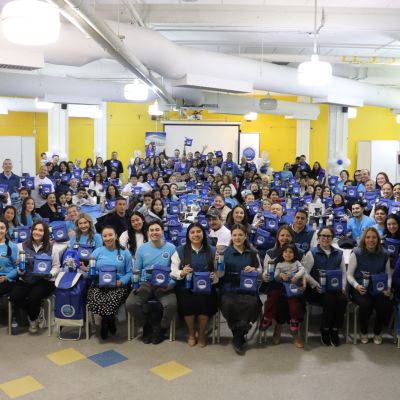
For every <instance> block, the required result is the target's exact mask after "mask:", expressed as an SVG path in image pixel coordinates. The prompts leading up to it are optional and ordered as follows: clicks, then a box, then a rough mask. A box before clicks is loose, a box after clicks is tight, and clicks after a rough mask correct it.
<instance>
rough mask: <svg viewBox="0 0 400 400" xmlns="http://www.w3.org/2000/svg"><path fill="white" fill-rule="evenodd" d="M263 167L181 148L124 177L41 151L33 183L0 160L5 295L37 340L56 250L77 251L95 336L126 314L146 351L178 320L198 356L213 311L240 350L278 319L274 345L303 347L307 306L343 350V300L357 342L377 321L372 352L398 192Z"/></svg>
mask: <svg viewBox="0 0 400 400" xmlns="http://www.w3.org/2000/svg"><path fill="white" fill-rule="evenodd" d="M203 150H204V149H203ZM259 169H260V170H258V167H257V165H256V163H254V162H253V161H251V160H247V159H246V158H245V157H242V158H241V160H240V162H239V163H236V162H235V161H234V160H233V155H232V153H227V154H226V155H225V157H224V155H223V154H222V152H220V151H216V152H214V153H213V152H209V153H207V154H203V153H202V152H199V151H196V152H194V153H191V152H188V153H187V154H186V153H185V152H184V154H182V155H181V154H180V151H179V150H178V149H177V150H175V152H174V155H173V156H172V157H167V156H166V155H165V154H164V153H161V154H158V155H155V154H154V152H151V153H149V152H148V154H146V157H145V158H144V159H142V158H140V157H136V158H134V159H132V160H131V161H130V162H129V165H128V166H127V167H126V166H125V168H124V166H123V163H122V162H121V161H120V160H118V154H117V153H116V152H113V153H112V154H111V158H110V159H109V160H106V161H104V162H103V159H102V158H101V157H97V158H96V160H95V161H94V162H93V160H92V159H90V158H88V159H87V160H86V162H85V165H81V160H78V159H77V160H75V162H65V161H61V162H60V160H59V157H58V156H57V155H53V157H52V159H51V160H48V159H47V155H46V154H43V155H42V160H41V162H40V169H39V173H38V175H37V176H34V177H30V176H29V175H27V174H25V175H24V176H22V177H19V176H17V175H15V174H14V173H13V172H12V160H9V159H6V160H4V162H3V173H1V174H0V205H1V217H0V252H1V253H0V254H1V257H0V295H7V296H9V299H10V300H11V302H12V303H13V305H14V306H15V307H18V308H20V309H22V310H24V311H25V312H26V313H27V315H28V320H29V332H30V333H32V334H33V333H36V332H37V331H38V329H39V314H40V308H41V301H42V300H43V299H44V298H46V297H48V296H49V295H51V294H52V293H54V291H55V289H56V288H55V280H56V278H57V275H58V274H59V272H60V271H63V270H65V269H66V266H65V263H64V261H65V258H64V256H63V254H64V255H65V252H66V249H69V250H70V249H75V248H79V249H80V248H85V249H86V250H87V251H89V252H90V253H91V256H90V261H89V262H88V257H85V258H83V257H82V258H81V259H80V260H79V261H78V263H77V265H76V269H77V270H78V271H79V272H80V273H82V274H83V275H84V277H85V278H86V279H87V286H88V291H87V299H86V301H87V304H88V307H89V309H90V310H91V311H92V312H93V313H95V314H98V315H100V316H101V337H102V338H103V339H106V338H107V337H108V335H109V334H115V332H116V329H117V326H116V320H115V316H116V314H117V312H118V309H119V308H120V306H121V305H122V304H125V306H126V309H127V310H128V311H129V312H131V313H132V315H133V318H134V322H135V327H139V328H143V336H142V340H143V342H144V343H154V344H158V343H160V342H162V341H163V340H164V338H165V333H166V330H167V328H168V327H169V325H170V323H171V320H172V319H173V318H174V317H175V315H176V313H178V314H179V316H180V317H181V318H182V319H183V320H184V322H185V325H186V328H187V344H188V345H189V346H191V347H192V346H195V345H198V346H199V347H204V346H206V344H207V336H206V331H207V325H208V321H209V319H210V317H212V316H213V315H214V314H215V313H216V312H217V311H218V310H220V311H221V313H222V315H223V316H224V318H225V319H226V321H227V324H228V326H229V329H230V330H231V331H232V336H233V339H232V345H233V348H234V350H235V351H236V352H237V353H238V354H244V352H245V349H246V334H247V333H248V332H249V330H250V328H251V326H252V324H254V323H255V322H257V321H259V325H258V326H259V329H260V330H261V331H265V330H267V329H269V328H270V327H271V326H272V325H273V321H275V328H274V332H273V336H272V340H273V342H274V343H275V344H278V343H279V341H280V337H281V332H282V327H283V325H284V324H286V323H288V324H289V329H290V332H291V334H292V335H293V341H294V344H295V346H296V347H297V348H302V347H303V346H304V343H303V340H302V338H301V336H300V335H299V326H300V324H301V322H302V321H303V318H304V314H305V305H306V303H307V302H311V303H312V304H315V303H316V304H319V305H320V306H322V316H321V322H320V330H321V342H322V343H323V344H324V345H326V346H339V344H340V336H339V331H340V330H341V329H342V327H343V320H344V314H345V311H346V305H347V303H348V302H349V301H352V302H354V303H355V304H357V305H358V306H359V320H360V339H361V342H362V343H368V341H369V340H370V339H371V337H370V336H369V335H368V333H369V326H370V320H371V316H372V314H373V311H375V318H374V323H373V335H372V340H373V342H374V343H375V344H381V343H382V331H383V328H384V326H385V325H387V324H388V322H389V320H390V317H391V315H392V313H393V309H394V306H395V305H396V304H397V302H398V296H399V293H400V292H399V289H400V257H399V248H400V183H392V182H390V181H389V178H388V176H387V174H386V173H385V172H380V173H378V174H377V176H376V177H375V179H371V177H370V173H369V171H368V170H366V169H363V170H356V171H355V172H354V175H353V177H352V178H350V174H349V172H348V171H346V170H343V171H341V172H340V174H339V176H331V175H327V174H326V172H325V170H324V169H323V168H322V167H321V165H320V163H319V162H315V163H314V164H313V166H312V167H311V166H310V165H309V164H308V163H307V161H306V157H305V156H303V155H302V156H300V157H297V158H296V160H295V162H294V163H293V164H290V163H288V162H286V163H284V165H283V168H282V170H281V171H278V172H272V171H271V173H270V174H269V175H268V174H267V173H268V172H269V170H267V169H266V167H265V166H262V167H261V168H259ZM125 171H127V173H128V177H127V178H126V179H124V175H123V174H124V172H125ZM91 210H96V213H92V212H91ZM60 224H62V226H63V229H64V234H63V233H62V232H61V235H58V234H57V235H58V236H57V235H55V234H54V230H55V227H58V228H57V229H59V227H60ZM24 235H25V236H24ZM347 253H350V255H348V254H347ZM79 254H80V253H79ZM346 254H347V255H346ZM39 261H41V262H42V264H44V265H46V266H47V268H45V272H44V273H43V271H39V270H38V264H40V263H39ZM68 268H69V267H68ZM106 275H107V276H108V278H109V281H110V282H111V284H110V282H108V284H107V285H106V284H105V283H104V282H105V278H104V276H106ZM260 293H265V294H266V295H267V297H266V299H267V300H266V301H265V304H264V305H263V304H262V303H261V300H260V296H259V295H260Z"/></svg>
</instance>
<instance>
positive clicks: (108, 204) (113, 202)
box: [105, 200, 115, 210]
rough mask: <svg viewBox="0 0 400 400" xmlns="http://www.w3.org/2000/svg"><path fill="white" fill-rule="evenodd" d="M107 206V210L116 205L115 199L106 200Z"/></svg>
mask: <svg viewBox="0 0 400 400" xmlns="http://www.w3.org/2000/svg"><path fill="white" fill-rule="evenodd" d="M105 207H106V210H112V209H113V208H114V207H115V200H106V202H105Z"/></svg>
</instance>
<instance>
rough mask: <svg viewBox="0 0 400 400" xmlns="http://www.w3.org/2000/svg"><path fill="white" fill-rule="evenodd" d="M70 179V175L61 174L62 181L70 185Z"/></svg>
mask: <svg viewBox="0 0 400 400" xmlns="http://www.w3.org/2000/svg"><path fill="white" fill-rule="evenodd" d="M70 179H71V175H70V174H61V176H60V180H61V182H63V183H68V182H69V180H70Z"/></svg>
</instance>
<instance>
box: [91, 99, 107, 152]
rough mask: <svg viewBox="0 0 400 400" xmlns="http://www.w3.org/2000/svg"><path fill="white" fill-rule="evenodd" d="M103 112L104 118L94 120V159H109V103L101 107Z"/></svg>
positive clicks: (102, 104)
mask: <svg viewBox="0 0 400 400" xmlns="http://www.w3.org/2000/svg"><path fill="white" fill-rule="evenodd" d="M99 108H100V109H101V111H103V118H98V119H95V120H94V146H93V147H94V159H96V157H102V158H103V160H106V159H107V103H105V102H103V103H101V105H100V106H99Z"/></svg>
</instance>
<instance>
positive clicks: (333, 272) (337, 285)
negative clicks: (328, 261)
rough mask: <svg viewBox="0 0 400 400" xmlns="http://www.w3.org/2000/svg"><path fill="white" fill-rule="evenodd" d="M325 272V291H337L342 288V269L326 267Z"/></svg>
mask: <svg viewBox="0 0 400 400" xmlns="http://www.w3.org/2000/svg"><path fill="white" fill-rule="evenodd" d="M325 273H326V290H327V292H339V291H340V290H342V270H341V269H328V270H326V271H325Z"/></svg>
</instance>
